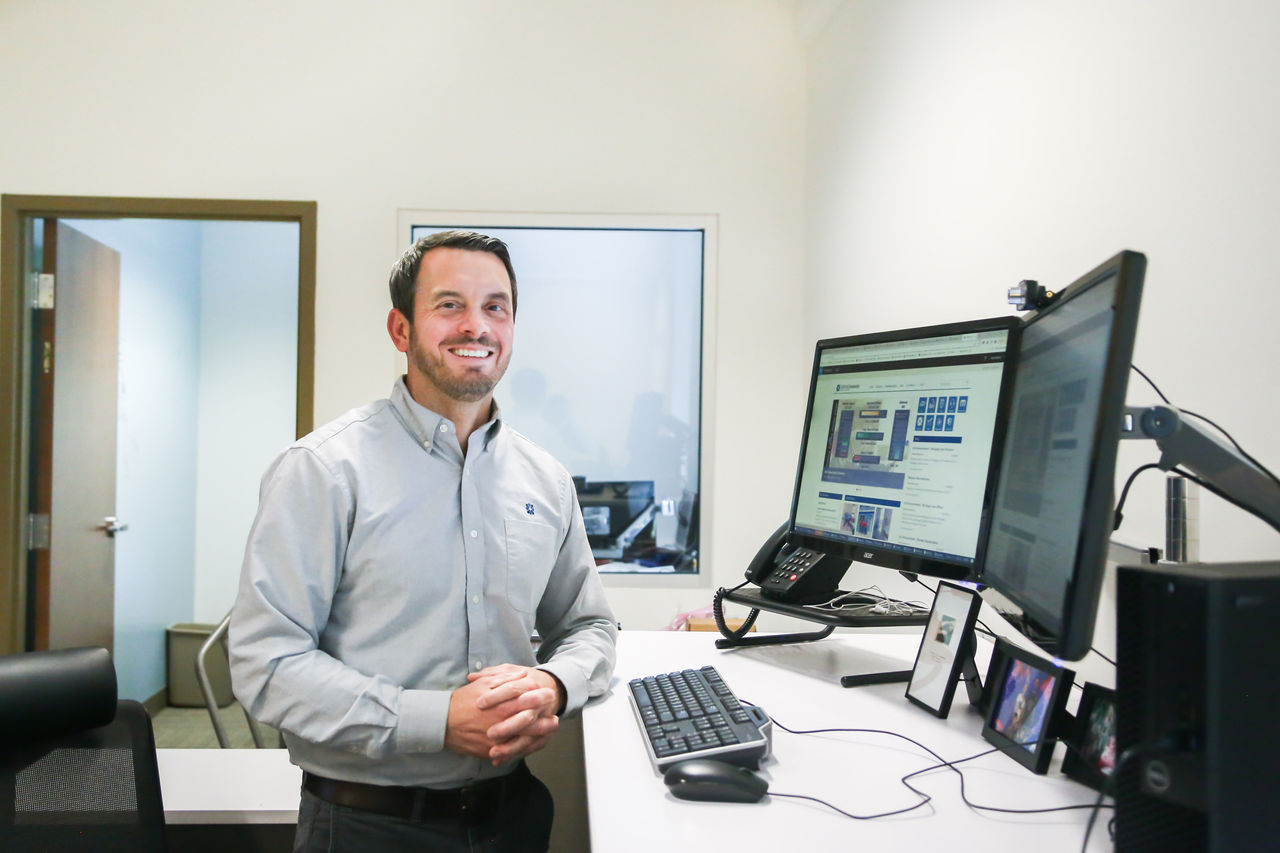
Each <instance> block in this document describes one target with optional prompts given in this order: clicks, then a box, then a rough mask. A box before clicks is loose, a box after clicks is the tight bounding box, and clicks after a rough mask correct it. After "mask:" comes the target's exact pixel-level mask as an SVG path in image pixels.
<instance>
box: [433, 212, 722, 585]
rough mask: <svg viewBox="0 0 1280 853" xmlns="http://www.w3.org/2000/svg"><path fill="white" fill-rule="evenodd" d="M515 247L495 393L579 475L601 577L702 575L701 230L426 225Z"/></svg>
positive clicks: (517, 422) (520, 425)
mask: <svg viewBox="0 0 1280 853" xmlns="http://www.w3.org/2000/svg"><path fill="white" fill-rule="evenodd" d="M448 228H471V229H473V230H476V231H480V232H482V233H485V234H490V235H492V236H494V237H497V238H499V239H501V240H503V241H504V242H506V244H507V245H508V246H509V247H510V249H511V259H512V263H513V265H514V266H515V270H516V276H517V282H518V286H519V290H520V297H519V308H518V314H517V317H516V337H515V346H514V350H513V353H512V357H511V364H510V366H509V367H508V369H507V375H506V378H505V379H504V380H503V381H502V382H501V383H500V384H499V385H498V388H497V392H496V395H495V396H496V398H497V400H498V405H499V406H500V407H501V408H502V410H503V414H504V417H506V418H507V420H508V421H509V422H510V424H511V425H512V426H514V427H515V428H516V429H518V430H519V431H520V432H522V433H524V434H525V435H527V436H528V437H529V438H530V439H532V440H533V441H535V442H537V443H538V444H539V445H541V446H542V447H544V448H546V449H547V450H548V451H549V452H550V453H551V454H552V455H554V456H555V457H556V458H557V459H559V460H560V462H561V463H563V464H564V466H565V467H566V468H568V469H569V471H570V472H571V473H572V474H573V475H574V480H575V483H576V484H577V488H578V499H579V502H580V503H581V505H582V514H583V521H584V522H585V524H586V527H587V535H588V537H589V538H590V540H591V545H592V549H593V550H594V552H595V555H596V561H597V563H599V564H600V570H601V571H605V572H674V571H680V572H694V571H697V556H698V489H699V452H700V447H699V436H700V428H701V403H702V389H701V377H702V283H703V252H704V242H705V241H704V232H703V231H702V230H700V229H640V228H634V229H632V228H538V227H510V228H505V227H504V228H497V227H492V226H473V225H468V224H467V223H465V222H459V223H442V224H421V225H414V226H413V228H412V234H411V236H412V239H415V240H416V239H418V238H420V237H424V236H426V235H428V234H431V233H433V232H435V231H442V230H445V229H448Z"/></svg>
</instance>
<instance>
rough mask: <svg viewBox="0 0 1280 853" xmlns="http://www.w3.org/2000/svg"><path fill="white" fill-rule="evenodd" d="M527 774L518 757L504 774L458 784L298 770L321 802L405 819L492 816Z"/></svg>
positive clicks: (525, 781) (522, 786)
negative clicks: (425, 784)
mask: <svg viewBox="0 0 1280 853" xmlns="http://www.w3.org/2000/svg"><path fill="white" fill-rule="evenodd" d="M530 778H531V774H530V773H529V768H528V767H526V766H525V764H524V762H523V761H521V762H520V763H519V764H518V765H516V769H515V770H513V771H512V772H511V773H508V774H507V775H506V776H500V777H498V778H497V779H486V780H485V781H483V782H476V783H474V784H471V785H464V786H463V787H461V788H448V789H439V788H404V787H397V786H394V785H368V784H365V783H363V782H344V781H342V780H340V779H328V778H326V777H324V776H317V775H315V774H314V773H303V774H302V787H303V788H305V789H306V790H308V791H310V792H311V793H312V794H315V795H316V796H317V797H319V798H320V799H322V800H324V801H325V802H329V803H333V804H334V805H339V806H347V807H349V808H353V809H360V810H361V811H366V812H374V813H375V814H381V815H388V816H390V817H398V818H403V819H405V820H425V819H429V818H456V819H461V820H463V821H465V822H467V823H474V822H476V821H483V820H485V819H487V818H488V817H490V816H492V815H493V814H494V812H495V811H496V810H497V809H498V807H499V806H501V805H502V803H503V802H504V801H505V800H506V799H507V798H508V797H510V796H512V795H513V794H515V793H518V792H521V791H523V790H525V788H526V786H527V785H528V781H529V779H530Z"/></svg>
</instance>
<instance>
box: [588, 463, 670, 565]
mask: <svg viewBox="0 0 1280 853" xmlns="http://www.w3.org/2000/svg"><path fill="white" fill-rule="evenodd" d="M574 487H575V489H576V490H577V492H578V503H579V505H580V506H581V507H582V521H583V524H584V525H585V526H586V530H587V540H588V541H589V542H590V543H591V550H592V552H593V553H594V554H595V555H596V557H597V558H601V559H615V560H616V559H621V558H622V557H623V555H624V554H625V553H627V552H629V551H630V550H631V549H632V548H633V547H639V546H642V545H647V546H648V547H653V544H654V543H653V519H654V517H655V515H656V513H657V506H656V504H655V502H654V484H653V481H652V480H618V481H609V482H598V481H589V480H587V479H586V478H585V477H574Z"/></svg>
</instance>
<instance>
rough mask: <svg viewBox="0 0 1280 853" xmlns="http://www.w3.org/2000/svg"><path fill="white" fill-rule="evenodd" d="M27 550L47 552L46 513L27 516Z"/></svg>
mask: <svg viewBox="0 0 1280 853" xmlns="http://www.w3.org/2000/svg"><path fill="white" fill-rule="evenodd" d="M27 550H28V551H48V550H49V516H48V514H46V513H30V514H28V515H27Z"/></svg>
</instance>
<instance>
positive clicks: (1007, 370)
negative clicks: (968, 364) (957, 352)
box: [787, 315, 1022, 581]
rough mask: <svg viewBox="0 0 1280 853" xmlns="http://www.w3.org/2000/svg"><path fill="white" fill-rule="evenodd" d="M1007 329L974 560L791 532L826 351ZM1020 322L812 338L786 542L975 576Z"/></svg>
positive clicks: (916, 569)
mask: <svg viewBox="0 0 1280 853" xmlns="http://www.w3.org/2000/svg"><path fill="white" fill-rule="evenodd" d="M1001 330H1003V331H1007V332H1008V336H1007V338H1006V340H1005V350H1004V360H1003V362H1002V364H1003V368H1004V369H1003V371H1002V372H1001V375H1000V392H999V396H998V399H997V401H996V417H995V424H994V427H993V429H994V434H993V436H992V446H991V457H990V459H989V460H988V463H987V482H986V485H985V487H984V489H983V495H982V514H981V521H980V523H979V529H978V538H977V546H976V551H975V553H974V559H973V562H972V563H971V564H970V563H958V562H955V561H950V560H943V559H937V558H933V557H926V556H923V555H918V554H907V553H904V552H901V551H897V550H894V549H891V548H882V547H878V546H875V545H868V544H865V543H853V542H844V541H842V540H838V539H829V538H826V537H822V536H813V535H810V534H807V533H803V532H800V531H797V530H796V509H797V506H798V505H799V502H800V481H801V478H802V477H803V475H804V462H805V451H806V449H807V447H808V443H809V442H808V437H809V424H810V420H811V418H812V417H813V404H814V397H815V396H816V394H817V382H818V375H819V374H818V370H819V368H820V366H821V363H822V356H823V353H824V352H826V351H827V350H829V349H835V348H841V347H849V346H858V345H869V344H882V343H889V342H893V341H905V340H913V339H921V338H936V337H945V336H948V335H960V334H969V333H974V332H991V331H1001ZM1021 330H1022V322H1021V321H1020V320H1019V319H1018V318H1017V317H1016V316H1009V315H1006V316H1002V317H988V318H985V319H982V320H966V321H964V322H959V323H942V324H939V325H934V326H915V327H912V328H909V329H895V330H892V331H888V332H873V333H869V334H862V335H847V336H844V337H839V338H824V339H822V340H820V341H818V342H817V344H816V346H815V347H814V353H813V366H812V369H811V370H810V373H809V398H808V401H807V403H806V405H805V412H804V422H803V425H802V426H801V432H800V456H799V459H798V461H797V463H796V478H795V485H794V487H793V488H792V491H791V513H790V515H789V516H788V528H787V541H788V542H789V543H790V544H793V545H799V546H803V547H806V548H811V549H813V550H815V551H818V552H820V553H823V554H830V555H832V556H834V557H838V558H841V559H845V560H849V561H850V562H860V563H867V564H870V565H874V566H879V567H882V568H886V569H893V570H897V571H900V572H908V573H910V574H913V575H927V576H929V577H934V578H940V579H943V580H950V581H974V580H977V578H978V576H979V574H980V567H981V566H982V559H983V556H984V554H985V549H986V542H987V531H988V529H989V527H990V524H991V510H992V507H993V506H994V503H993V501H994V500H995V490H996V482H997V475H998V474H999V470H998V465H999V461H1000V459H1001V458H1002V457H1003V455H1004V436H1005V433H1006V432H1007V429H1006V424H1007V422H1008V415H1009V403H1010V400H1011V399H1012V393H1011V392H1012V388H1013V371H1014V368H1015V361H1014V356H1015V354H1016V352H1017V348H1018V341H1019V338H1020V335H1021Z"/></svg>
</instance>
